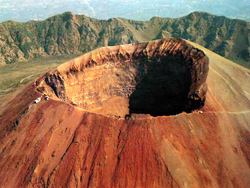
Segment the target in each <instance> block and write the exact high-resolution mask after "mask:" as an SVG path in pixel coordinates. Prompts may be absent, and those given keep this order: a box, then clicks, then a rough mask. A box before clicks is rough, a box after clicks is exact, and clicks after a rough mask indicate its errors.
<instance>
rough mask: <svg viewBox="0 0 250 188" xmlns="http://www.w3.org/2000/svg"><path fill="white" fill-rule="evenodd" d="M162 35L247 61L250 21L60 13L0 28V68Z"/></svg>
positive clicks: (203, 16)
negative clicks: (139, 19) (136, 19)
mask: <svg viewBox="0 0 250 188" xmlns="http://www.w3.org/2000/svg"><path fill="white" fill-rule="evenodd" d="M164 37H175V38H184V39H188V40H190V41H193V42H195V43H198V44H200V45H202V46H204V47H206V48H208V49H210V50H212V51H213V52H215V53H218V54H220V55H222V56H224V57H226V58H238V59H240V60H244V61H248V62H249V61H250V23H249V22H246V21H242V20H237V19H229V18H226V17H224V16H215V15H212V14H209V13H205V12H193V13H191V14H189V15H187V16H184V17H181V18H177V19H171V18H160V17H153V18H151V19H150V20H149V21H146V22H144V21H135V20H130V19H129V20H128V19H124V18H113V19H109V20H98V19H94V18H90V17H87V16H84V15H74V14H73V13H72V12H65V13H63V14H60V15H56V16H53V17H50V18H48V19H46V20H44V21H30V22H26V23H19V22H13V21H7V22H3V23H1V24H0V48H1V51H0V64H2V65H4V64H6V63H7V64H9V63H15V62H19V61H24V60H26V59H30V58H34V57H43V56H48V55H60V54H74V53H79V52H87V51H90V50H93V49H95V48H97V47H100V46H108V45H109V46H112V45H118V44H125V43H136V42H142V41H148V40H153V39H160V38H164Z"/></svg>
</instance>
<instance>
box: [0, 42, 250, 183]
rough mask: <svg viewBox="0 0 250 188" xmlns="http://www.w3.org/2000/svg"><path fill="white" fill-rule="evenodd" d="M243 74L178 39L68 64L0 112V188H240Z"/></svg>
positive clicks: (246, 94)
mask: <svg viewBox="0 0 250 188" xmlns="http://www.w3.org/2000/svg"><path fill="white" fill-rule="evenodd" d="M194 46H195V47H194ZM201 50H202V51H201ZM204 52H205V54H204ZM207 57H208V58H209V71H208V58H207ZM249 72H250V70H248V69H245V68H243V67H241V66H238V65H236V64H234V63H232V62H230V61H228V60H226V59H225V58H222V57H221V56H219V55H217V54H215V53H213V52H211V51H209V50H207V49H205V48H203V47H201V46H198V45H197V44H193V43H192V44H191V42H188V41H184V40H181V39H163V40H158V41H152V42H149V43H144V44H134V45H123V46H117V47H105V48H100V49H97V50H95V51H92V52H89V53H87V54H85V55H83V56H81V57H78V58H76V59H73V60H72V61H69V62H66V63H65V64H63V65H61V66H59V67H58V68H57V69H55V70H52V71H50V72H48V73H47V74H45V75H44V76H42V77H41V78H39V79H37V80H36V82H34V83H32V84H30V85H28V86H27V87H26V88H25V89H24V90H22V91H20V92H19V94H17V95H16V96H15V97H14V98H13V99H11V100H10V101H9V102H8V103H7V104H6V105H5V106H4V107H3V108H2V109H0V169H1V171H0V179H1V181H0V187H150V188H151V187H187V188H189V187H192V188H198V187H201V188H204V187H209V188H211V187H213V188H216V187H219V188H221V187H225V188H228V187H237V188H238V187H242V188H245V187H248V185H250V168H249V165H250V87H249V85H250V75H249ZM45 95H47V96H50V98H49V100H45V98H44V96H45ZM38 97H41V98H42V99H41V101H40V102H38V103H37V104H34V103H33V102H34V100H35V99H37V98H38ZM204 103H205V105H204ZM201 111H202V112H203V113H198V112H201Z"/></svg>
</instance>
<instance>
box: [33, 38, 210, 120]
mask: <svg viewBox="0 0 250 188" xmlns="http://www.w3.org/2000/svg"><path fill="white" fill-rule="evenodd" d="M208 64H209V60H208V58H207V56H206V55H205V54H204V53H203V51H201V50H199V49H197V48H194V47H193V46H192V45H190V44H188V43H187V42H186V41H184V40H182V39H174V38H168V39H162V40H156V41H151V42H145V43H139V44H129V45H121V46H113V47H103V48H98V49H96V50H94V51H92V52H89V53H86V54H84V55H82V56H80V57H78V58H76V59H73V60H71V61H69V62H66V63H64V64H62V65H61V66H59V67H58V68H56V69H54V70H52V71H50V72H48V73H47V74H46V75H44V76H43V77H41V78H40V79H39V80H37V82H36V85H37V89H38V91H39V92H42V93H43V94H44V95H47V96H50V97H51V98H53V99H56V100H61V101H64V102H67V103H70V104H72V105H75V106H78V107H80V108H82V109H84V110H88V111H90V112H94V113H101V114H105V115H108V116H119V117H125V116H127V115H131V114H150V115H151V116H162V115H174V114H178V113H181V112H183V111H185V112H191V111H192V110H195V109H199V108H200V107H202V106H203V105H204V102H205V95H206V91H207V85H206V78H207V74H208V69H209V68H208V66H209V65H208Z"/></svg>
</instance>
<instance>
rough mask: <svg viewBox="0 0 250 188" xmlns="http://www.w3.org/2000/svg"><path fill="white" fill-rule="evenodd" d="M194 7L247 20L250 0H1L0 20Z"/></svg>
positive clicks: (136, 15) (173, 13)
mask: <svg viewBox="0 0 250 188" xmlns="http://www.w3.org/2000/svg"><path fill="white" fill-rule="evenodd" d="M197 10H199V11H205V12H209V13H212V14H216V15H224V16H227V17H230V18H239V19H245V20H248V21H250V0H0V22H3V21H6V20H14V21H20V22H24V21H29V20H41V19H46V18H48V17H50V16H53V15H55V14H61V13H63V12H65V11H72V12H74V13H75V14H85V15H87V16H90V17H94V18H99V19H109V18H112V17H124V18H130V19H135V20H149V19H150V18H151V17H153V16H160V17H172V18H175V17H180V16H184V15H187V14H189V13H190V12H193V11H197Z"/></svg>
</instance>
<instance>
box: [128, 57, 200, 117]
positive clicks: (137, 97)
mask: <svg viewBox="0 0 250 188" xmlns="http://www.w3.org/2000/svg"><path fill="white" fill-rule="evenodd" d="M138 61H139V64H140V65H139V66H138V76H139V78H140V81H138V83H137V85H136V88H135V90H134V92H133V93H132V94H131V95H130V96H129V99H130V102H129V112H130V114H133V113H137V114H150V115H152V116H162V115H175V114H178V113H181V112H183V111H186V112H190V111H191V110H192V109H195V108H198V107H199V106H200V105H199V102H195V103H197V104H195V103H194V102H192V101H191V100H190V99H188V93H189V90H190V86H191V73H190V70H189V69H190V67H189V64H188V63H187V62H185V60H184V59H183V58H181V57H173V56H165V57H160V58H151V59H150V60H148V59H147V58H140V59H139V60H138Z"/></svg>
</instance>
